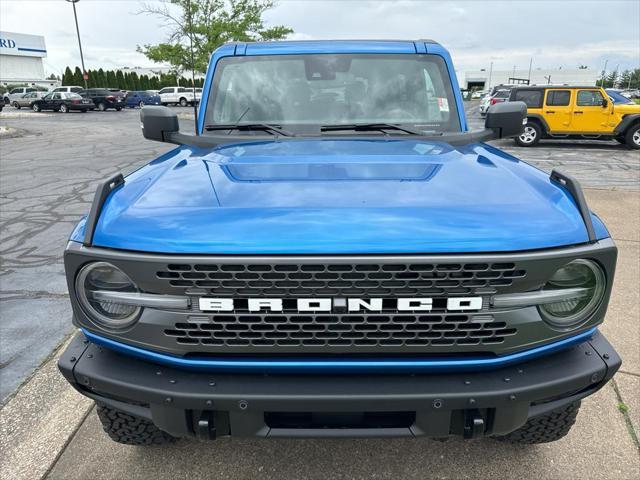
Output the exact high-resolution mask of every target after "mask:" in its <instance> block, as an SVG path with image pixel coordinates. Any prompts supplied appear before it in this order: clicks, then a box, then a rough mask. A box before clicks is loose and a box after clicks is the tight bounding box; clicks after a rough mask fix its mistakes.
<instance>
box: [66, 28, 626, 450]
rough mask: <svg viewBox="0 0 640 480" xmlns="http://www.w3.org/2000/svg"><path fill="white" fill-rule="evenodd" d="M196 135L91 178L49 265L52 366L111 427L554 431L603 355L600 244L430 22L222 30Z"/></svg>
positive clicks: (603, 375) (578, 194)
mask: <svg viewBox="0 0 640 480" xmlns="http://www.w3.org/2000/svg"><path fill="white" fill-rule="evenodd" d="M202 98H203V101H202V102H201V105H200V110H199V115H198V121H197V124H196V130H197V132H196V134H195V135H191V134H188V133H185V132H181V131H180V129H179V125H178V119H177V116H176V114H175V113H174V112H173V111H172V110H170V109H168V108H166V107H160V106H157V107H153V106H148V107H144V108H143V109H142V111H141V123H142V131H143V135H144V137H145V138H147V139H149V140H155V141H160V142H167V143H173V144H176V145H178V146H177V147H176V148H175V149H173V150H171V151H170V152H168V153H166V154H164V155H162V156H160V157H159V158H157V159H155V160H152V161H151V162H150V163H148V164H147V165H145V166H143V167H142V168H140V169H138V170H137V171H135V172H133V173H132V174H130V175H128V176H127V177H126V178H123V176H122V175H121V174H118V175H115V176H113V177H112V178H109V179H107V180H106V181H104V183H102V184H101V185H100V186H99V187H98V189H97V192H96V195H95V198H94V201H93V204H92V206H91V210H90V212H89V214H88V216H87V217H85V218H84V219H82V220H81V221H80V223H79V224H78V225H77V227H76V228H75V230H74V231H73V233H72V235H71V238H70V241H69V243H68V245H67V248H66V251H65V254H64V262H65V269H66V275H67V280H68V286H69V293H70V299H71V304H72V307H73V323H74V325H75V326H76V327H78V329H79V331H78V333H77V334H76V336H75V338H74V339H73V340H72V342H71V344H70V345H69V347H68V348H67V350H66V351H65V353H64V354H63V355H62V357H61V358H60V361H59V367H60V369H61V371H62V373H63V374H64V376H65V377H66V378H67V380H68V381H69V382H70V383H71V384H72V385H73V386H74V387H75V388H76V389H77V390H78V391H79V392H80V393H82V394H83V395H86V396H87V397H89V398H92V399H94V400H95V402H96V403H97V412H98V415H99V417H100V420H101V421H102V424H103V426H104V429H105V431H106V432H107V433H108V434H109V435H110V437H111V438H112V439H113V440H115V441H117V442H121V443H126V444H135V445H147V444H159V443H165V442H171V441H174V440H175V439H176V438H180V437H190V436H192V437H197V438H202V439H214V438H216V437H219V436H228V435H234V436H245V437H246V436H255V437H369V436H428V437H432V438H439V439H443V438H447V437H449V436H461V437H464V438H477V437H483V436H488V437H495V438H497V439H501V440H506V441H511V442H518V443H540V442H549V441H553V440H556V439H558V438H561V437H562V436H564V435H566V434H567V432H568V431H569V429H570V428H571V426H572V424H573V423H574V421H575V419H576V415H577V413H578V409H579V406H580V401H581V399H583V398H584V397H586V396H588V395H590V394H592V393H594V392H595V391H597V390H598V389H599V388H601V387H602V386H603V385H604V384H605V383H606V382H607V381H608V380H609V379H610V378H611V377H612V376H613V375H614V373H615V372H616V371H617V369H618V368H619V367H620V363H621V361H620V358H619V356H618V355H617V354H616V352H615V351H614V349H613V348H612V347H611V345H610V344H609V343H608V342H607V340H606V339H605V338H604V337H603V335H602V334H601V333H600V332H599V331H598V329H597V326H598V325H599V324H600V323H602V321H603V320H604V317H605V312H606V309H607V304H608V301H609V297H610V293H611V285H612V283H613V276H614V270H615V264H616V255H617V250H616V247H615V245H614V243H613V241H612V239H611V238H610V235H609V233H608V232H607V229H606V227H605V226H604V224H603V223H602V221H601V220H600V219H599V218H598V217H597V216H596V215H594V214H593V213H591V211H590V210H589V209H588V207H587V204H586V202H585V199H584V196H583V193H582V190H581V188H580V185H579V184H578V182H576V181H575V179H573V178H572V177H570V176H568V175H564V174H562V173H560V172H557V171H553V172H552V173H551V174H550V175H549V174H547V173H544V172H542V171H540V170H538V169H536V168H534V167H532V166H530V165H528V164H527V163H525V162H522V161H520V160H518V159H517V158H514V157H513V156H511V155H508V154H506V153H504V152H502V151H500V150H499V149H497V148H495V147H493V146H491V145H488V144H486V143H484V141H485V140H489V139H493V138H504V137H513V136H516V135H519V134H520V133H521V131H522V128H523V123H524V122H525V118H526V106H525V105H524V104H523V103H521V102H506V103H503V104H498V105H495V106H493V107H492V108H491V110H489V112H488V114H487V117H486V122H485V128H484V129H481V130H477V131H470V130H469V128H468V126H467V122H466V119H465V114H464V109H463V103H462V98H461V95H460V90H459V88H458V83H457V80H456V77H455V72H454V67H453V64H452V62H451V58H450V56H449V54H448V52H447V51H446V50H445V49H444V48H443V47H442V46H440V45H439V44H437V43H435V42H433V41H429V40H420V41H415V42H414V41H317V42H316V41H312V42H293V41H290V42H271V43H233V44H227V45H224V46H222V47H220V48H219V49H218V50H216V51H215V52H214V54H213V55H212V57H211V62H210V65H209V69H208V72H207V76H206V81H205V86H204V91H203V97H202Z"/></svg>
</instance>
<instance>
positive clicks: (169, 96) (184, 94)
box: [158, 87, 197, 107]
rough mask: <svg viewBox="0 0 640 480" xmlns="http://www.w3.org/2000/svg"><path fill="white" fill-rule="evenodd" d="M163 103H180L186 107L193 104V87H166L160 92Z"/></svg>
mask: <svg viewBox="0 0 640 480" xmlns="http://www.w3.org/2000/svg"><path fill="white" fill-rule="evenodd" d="M158 95H160V102H161V103H162V105H180V106H181V107H186V106H187V105H193V102H194V101H197V100H194V98H195V97H194V95H193V89H192V88H187V87H165V88H163V89H162V90H160V91H159V92H158Z"/></svg>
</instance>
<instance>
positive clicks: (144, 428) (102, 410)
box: [96, 405, 177, 445]
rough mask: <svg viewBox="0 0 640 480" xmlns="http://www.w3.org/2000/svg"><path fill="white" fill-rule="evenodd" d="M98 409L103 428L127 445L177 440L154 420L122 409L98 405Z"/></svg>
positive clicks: (111, 436)
mask: <svg viewBox="0 0 640 480" xmlns="http://www.w3.org/2000/svg"><path fill="white" fill-rule="evenodd" d="M96 411H97V413H98V418H99V419H100V422H101V423H102V428H103V429H104V431H105V432H106V433H107V435H109V437H110V438H111V440H113V441H115V442H118V443H123V444H125V445H164V444H167V443H173V442H175V441H176V440H177V439H176V438H175V437H173V436H171V435H169V434H168V433H166V432H163V431H162V430H160V429H159V428H158V427H156V426H155V425H154V424H153V423H152V422H150V421H148V420H145V419H143V418H138V417H134V416H133V415H129V414H128V413H125V412H123V411H121V410H116V409H115V408H111V407H107V406H106V405H97V408H96Z"/></svg>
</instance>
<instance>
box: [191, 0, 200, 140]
mask: <svg viewBox="0 0 640 480" xmlns="http://www.w3.org/2000/svg"><path fill="white" fill-rule="evenodd" d="M187 8H188V9H189V12H188V15H189V16H188V17H187V18H188V20H189V44H190V48H191V85H192V86H193V118H194V120H195V130H196V135H198V105H197V102H196V64H195V61H194V59H193V24H192V23H191V0H189V1H188V2H187ZM203 93H204V92H203ZM200 101H202V96H201V97H200Z"/></svg>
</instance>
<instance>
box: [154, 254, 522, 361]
mask: <svg viewBox="0 0 640 480" xmlns="http://www.w3.org/2000/svg"><path fill="white" fill-rule="evenodd" d="M525 276H526V271H525V270H523V269H522V268H521V266H517V265H516V264H515V263H506V262H505V263H432V262H430V263H415V261H414V262H412V263H406V264H405V263H371V264H366V263H358V264H348V263H346V264H345V263H336V264H333V263H327V264H318V263H309V264H304V263H276V264H262V263H260V264H250V263H249V264H229V263H219V264H205V263H203V264H168V265H164V266H162V267H161V268H160V269H158V270H157V271H156V277H157V280H158V281H160V282H163V283H164V284H165V285H166V286H167V287H168V288H169V289H172V290H173V291H175V293H176V294H192V295H195V296H208V295H210V296H215V297H231V298H234V299H246V298H257V297H277V298H282V299H283V300H287V301H293V300H295V299H297V298H319V297H325V298H349V297H361V298H372V297H380V298H384V299H389V300H394V299H397V298H400V297H423V296H424V297H439V298H446V297H448V296H452V295H458V296H459V295H483V296H485V295H487V293H488V292H489V293H492V292H498V291H500V289H502V288H505V287H510V286H511V285H513V283H514V281H518V280H519V279H522V278H524V277H525ZM194 289H197V290H195V292H197V293H195V292H192V291H193V290H194ZM386 301H387V300H385V302H386ZM194 304H195V305H197V301H195V302H194ZM245 305H246V304H245ZM423 313H424V312H420V313H418V312H415V313H412V312H407V313H399V312H398V311H396V310H393V307H390V308H387V307H386V306H385V307H384V309H383V311H381V312H372V311H361V312H357V313H354V312H352V313H346V312H340V311H332V312H318V313H309V314H302V313H299V312H297V311H295V310H293V311H292V310H287V309H285V311H284V312H277V313H276V312H259V313H255V312H248V311H246V307H245V308H244V310H243V309H242V308H238V309H237V310H236V311H235V312H225V313H224V314H222V313H209V312H200V311H199V310H198V309H197V307H196V308H195V311H194V312H193V315H190V316H189V317H188V321H187V322H186V323H185V322H184V321H182V322H180V323H176V324H175V325H172V326H171V328H167V329H165V330H164V334H165V335H166V336H167V337H169V338H172V339H175V341H176V342H177V343H179V344H187V345H202V346H210V347H220V348H225V349H229V351H233V347H246V346H249V347H257V348H263V349H265V350H264V351H270V352H277V351H278V348H292V347H293V348H296V347H302V348H304V347H307V348H309V349H313V350H312V351H314V352H320V351H322V349H323V348H327V349H330V348H334V349H335V348H338V349H342V350H345V349H346V350H348V349H350V348H352V349H353V350H354V351H358V348H359V347H360V348H366V347H372V346H373V347H381V349H382V350H383V351H388V352H401V351H402V349H403V347H419V348H421V349H422V348H423V349H424V350H425V351H434V349H435V351H438V350H439V349H440V350H441V349H442V347H452V346H453V347H455V346H474V345H477V346H479V347H481V346H483V345H495V344H500V343H503V342H504V341H505V338H507V337H510V336H513V335H516V334H517V329H516V328H511V327H510V326H509V325H507V324H506V323H505V322H496V321H495V319H494V317H493V315H491V314H490V313H486V311H484V312H474V313H469V314H465V313H464V312H463V313H459V312H458V313H452V312H447V311H446V310H443V311H434V312H429V313H427V314H423ZM310 351H311V350H310Z"/></svg>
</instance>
